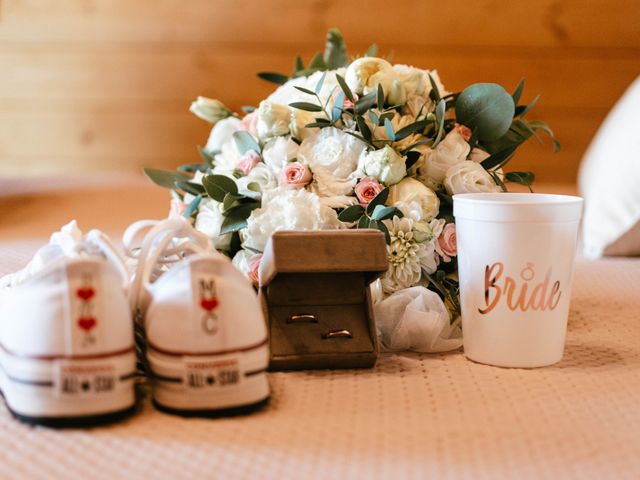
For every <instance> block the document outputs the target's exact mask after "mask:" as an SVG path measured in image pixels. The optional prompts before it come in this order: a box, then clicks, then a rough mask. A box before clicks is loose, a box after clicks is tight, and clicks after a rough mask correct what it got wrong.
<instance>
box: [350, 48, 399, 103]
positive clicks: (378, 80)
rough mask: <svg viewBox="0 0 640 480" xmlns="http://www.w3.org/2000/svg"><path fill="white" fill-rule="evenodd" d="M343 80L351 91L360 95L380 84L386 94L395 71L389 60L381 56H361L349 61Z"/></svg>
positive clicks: (389, 89)
mask: <svg viewBox="0 0 640 480" xmlns="http://www.w3.org/2000/svg"><path fill="white" fill-rule="evenodd" d="M344 79H345V81H346V82H347V85H348V86H349V88H350V89H351V91H352V92H354V93H356V94H358V95H362V94H367V93H369V92H371V91H372V90H375V89H377V88H378V84H380V85H382V88H383V89H384V92H385V94H386V95H388V94H389V92H390V91H391V86H392V84H393V81H394V80H395V72H394V71H393V67H392V66H391V64H390V63H389V62H387V61H386V60H383V59H382V58H375V57H363V58H358V59H356V60H354V61H353V62H351V65H349V66H348V67H347V71H346V72H345V78H344Z"/></svg>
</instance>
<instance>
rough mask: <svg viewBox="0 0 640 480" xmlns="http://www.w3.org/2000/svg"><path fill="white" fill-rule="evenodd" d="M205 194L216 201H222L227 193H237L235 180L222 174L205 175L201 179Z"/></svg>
mask: <svg viewBox="0 0 640 480" xmlns="http://www.w3.org/2000/svg"><path fill="white" fill-rule="evenodd" d="M202 185H203V186H204V188H205V190H206V191H207V194H208V195H209V196H210V197H211V198H213V199H214V200H216V201H218V202H223V201H224V197H225V196H226V194H227V193H231V194H233V195H237V194H238V187H237V185H236V182H234V181H233V180H231V179H230V178H229V177H226V176H224V175H207V176H206V177H204V178H203V179H202Z"/></svg>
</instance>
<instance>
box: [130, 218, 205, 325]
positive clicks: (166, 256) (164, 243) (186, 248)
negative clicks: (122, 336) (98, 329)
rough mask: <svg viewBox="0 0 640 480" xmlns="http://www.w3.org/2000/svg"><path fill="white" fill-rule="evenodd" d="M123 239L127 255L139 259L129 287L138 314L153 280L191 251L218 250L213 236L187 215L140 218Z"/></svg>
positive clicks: (133, 308) (135, 311) (132, 305)
mask: <svg viewBox="0 0 640 480" xmlns="http://www.w3.org/2000/svg"><path fill="white" fill-rule="evenodd" d="M122 242H123V244H124V247H125V253H126V254H127V256H128V257H129V258H131V259H135V260H137V266H136V273H135V275H134V277H133V280H132V281H131V289H130V291H129V299H130V302H131V303H130V305H131V310H132V312H133V313H134V315H135V314H137V313H139V312H138V310H139V309H140V308H141V307H142V303H143V301H144V300H145V298H144V295H145V292H146V291H147V290H146V289H147V287H148V286H149V284H150V283H151V282H153V281H154V280H155V279H156V278H158V277H159V276H160V275H162V274H163V273H164V272H166V271H167V270H168V269H169V268H171V266H172V265H173V264H175V263H176V262H179V261H180V260H182V259H183V258H184V257H185V256H187V255H190V254H197V253H213V252H214V250H213V247H212V246H211V242H210V241H209V238H208V237H207V236H206V235H205V234H204V233H202V232H199V231H197V230H196V229H194V228H193V227H192V226H191V223H190V222H189V221H188V220H186V219H183V218H168V219H166V220H140V221H138V222H135V223H133V224H131V225H130V226H129V227H128V228H127V230H126V231H125V232H124V235H123V237H122Z"/></svg>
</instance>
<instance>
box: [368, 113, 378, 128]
mask: <svg viewBox="0 0 640 480" xmlns="http://www.w3.org/2000/svg"><path fill="white" fill-rule="evenodd" d="M367 117H369V121H370V122H371V123H372V124H373V126H374V127H377V126H378V125H380V119H379V118H378V116H377V115H376V114H375V112H374V111H373V110H369V111H368V112H367Z"/></svg>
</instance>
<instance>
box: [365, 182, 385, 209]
mask: <svg viewBox="0 0 640 480" xmlns="http://www.w3.org/2000/svg"><path fill="white" fill-rule="evenodd" d="M387 198H389V187H387V188H385V189H384V190H382V191H381V192H380V193H379V194H378V195H376V196H375V197H374V199H373V200H371V202H369V205H367V213H368V214H369V215H371V214H372V213H373V211H374V210H375V208H376V206H378V205H384V203H385V202H386V201H387Z"/></svg>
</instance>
